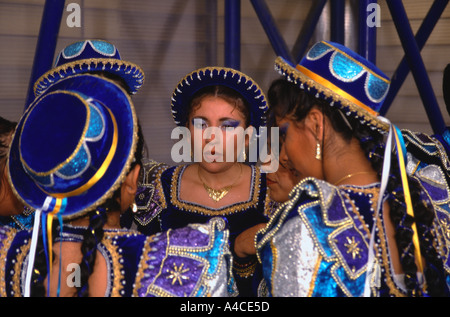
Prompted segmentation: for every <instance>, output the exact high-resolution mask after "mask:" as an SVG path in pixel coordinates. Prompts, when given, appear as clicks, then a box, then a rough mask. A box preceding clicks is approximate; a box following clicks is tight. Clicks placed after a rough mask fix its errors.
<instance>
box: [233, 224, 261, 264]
mask: <svg viewBox="0 0 450 317" xmlns="http://www.w3.org/2000/svg"><path fill="white" fill-rule="evenodd" d="M265 226H266V224H265V223H260V224H258V225H256V226H254V227H251V228H248V229H247V230H245V231H243V232H241V234H240V235H238V236H237V238H236V240H235V242H234V253H235V254H236V255H237V256H238V257H240V258H245V257H247V256H249V255H255V254H256V248H255V235H256V233H257V232H258V231H259V230H261V229H262V228H264V227H265Z"/></svg>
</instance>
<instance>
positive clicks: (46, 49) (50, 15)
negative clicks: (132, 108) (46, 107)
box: [25, 0, 65, 110]
mask: <svg viewBox="0 0 450 317" xmlns="http://www.w3.org/2000/svg"><path fill="white" fill-rule="evenodd" d="M64 5H65V1H64V0H46V1H45V6H44V11H43V14H42V20H41V27H40V30H39V37H38V41H37V45H36V51H35V55H34V61H33V68H32V70H31V77H30V82H29V85H28V94H27V97H26V100H25V110H26V109H27V107H28V105H29V104H30V103H31V102H32V101H33V100H34V92H33V86H34V83H35V81H36V80H37V79H38V78H39V77H40V76H41V75H42V74H44V73H45V72H46V71H48V70H49V69H51V68H52V66H53V58H54V56H55V49H56V42H57V41H58V33H59V27H60V25H61V19H62V15H63V11H64Z"/></svg>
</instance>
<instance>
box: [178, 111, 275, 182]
mask: <svg viewBox="0 0 450 317" xmlns="http://www.w3.org/2000/svg"><path fill="white" fill-rule="evenodd" d="M196 120H197V119H194V126H197V124H200V125H201V120H198V121H196ZM269 130H270V139H269ZM193 134H194V135H192V134H191V131H190V130H189V129H188V128H187V127H177V128H175V129H173V130H172V134H171V139H172V140H179V141H178V142H176V143H175V144H174V145H173V146H172V149H171V153H170V155H171V158H172V160H173V161H174V162H175V163H181V162H186V163H190V162H201V161H205V162H208V163H211V162H235V161H237V162H244V161H245V159H244V154H243V153H244V151H245V148H246V140H248V151H245V152H246V154H245V156H247V160H246V161H247V162H250V163H260V164H261V168H262V171H263V172H265V173H272V172H275V171H277V170H278V166H279V162H278V153H279V149H280V147H279V129H278V127H272V128H267V127H260V128H259V129H258V130H257V129H256V128H254V127H252V126H250V127H248V128H246V129H245V130H244V128H242V127H236V128H229V127H227V128H225V129H223V128H219V127H207V128H204V129H199V128H194V129H193ZM180 138H181V139H180ZM269 140H270V142H269ZM203 141H205V142H203ZM192 142H193V143H192ZM204 143H205V145H204V146H203V144H204ZM269 148H270V150H269Z"/></svg>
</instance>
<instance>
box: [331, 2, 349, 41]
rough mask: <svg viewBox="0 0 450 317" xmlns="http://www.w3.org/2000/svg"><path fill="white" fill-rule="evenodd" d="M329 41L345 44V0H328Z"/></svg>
mask: <svg viewBox="0 0 450 317" xmlns="http://www.w3.org/2000/svg"><path fill="white" fill-rule="evenodd" d="M330 7H331V19H330V20H331V23H330V27H331V30H330V32H331V41H333V42H336V43H339V44H342V45H345V0H330Z"/></svg>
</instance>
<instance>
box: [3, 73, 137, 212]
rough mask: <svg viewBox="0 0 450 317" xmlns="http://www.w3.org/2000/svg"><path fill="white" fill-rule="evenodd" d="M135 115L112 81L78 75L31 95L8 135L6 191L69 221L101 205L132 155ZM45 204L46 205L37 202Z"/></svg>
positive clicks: (117, 183) (122, 91) (118, 183)
mask: <svg viewBox="0 0 450 317" xmlns="http://www.w3.org/2000/svg"><path fill="white" fill-rule="evenodd" d="M137 127H138V125H137V118H136V114H135V111H134V107H133V104H132V102H131V99H130V96H129V95H128V94H127V92H126V91H125V90H124V89H122V88H121V87H119V86H118V85H116V84H115V83H114V82H113V81H110V80H107V79H104V78H101V77H98V76H96V75H91V74H80V75H75V76H73V77H69V78H66V79H62V80H61V81H59V82H58V83H56V84H54V85H52V86H51V87H50V88H49V89H48V90H47V91H46V92H45V93H44V94H42V95H41V96H39V97H38V98H36V99H35V101H34V102H33V103H32V104H31V105H30V107H29V108H28V109H27V111H26V112H25V113H24V115H23V116H22V118H21V120H20V121H19V124H18V126H17V129H16V133H15V134H14V137H13V141H12V145H11V150H10V157H9V160H8V166H9V181H10V183H11V185H12V188H13V191H14V192H15V193H16V195H17V196H18V197H19V198H21V199H22V201H23V202H24V203H25V204H26V205H28V206H30V207H31V208H33V209H40V210H45V209H47V210H48V211H49V212H50V211H55V210H56V209H58V215H60V216H62V217H63V218H69V219H70V218H73V217H75V216H80V215H83V214H84V213H86V212H88V211H90V210H92V209H94V208H95V207H97V206H99V205H101V204H103V203H104V202H105V200H106V199H107V198H109V197H111V195H112V194H113V192H114V191H115V190H116V189H117V188H119V186H120V184H121V183H122V181H123V179H124V178H125V176H126V174H127V172H128V169H129V167H130V164H131V162H132V160H133V158H134V154H135V153H134V152H135V149H136V143H137ZM48 200H50V201H49V203H50V204H53V205H51V206H45V202H46V201H48Z"/></svg>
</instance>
